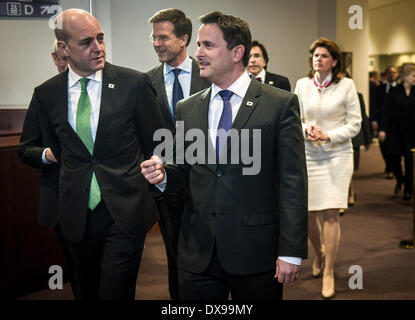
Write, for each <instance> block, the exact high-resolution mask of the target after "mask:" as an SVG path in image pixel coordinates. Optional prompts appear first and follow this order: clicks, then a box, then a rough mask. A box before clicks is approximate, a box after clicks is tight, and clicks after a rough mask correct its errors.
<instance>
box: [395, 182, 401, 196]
mask: <svg viewBox="0 0 415 320" xmlns="http://www.w3.org/2000/svg"><path fill="white" fill-rule="evenodd" d="M401 191H402V183H399V182H398V183H397V184H396V186H395V190H394V193H395V194H398V193H400V192H401Z"/></svg>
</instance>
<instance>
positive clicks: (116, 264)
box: [18, 9, 163, 299]
mask: <svg viewBox="0 0 415 320" xmlns="http://www.w3.org/2000/svg"><path fill="white" fill-rule="evenodd" d="M55 25H56V26H57V28H56V29H55V35H56V38H57V40H58V47H59V51H61V52H62V54H64V55H65V56H67V57H68V61H69V69H68V71H66V72H63V73H61V74H59V75H57V76H55V77H53V78H51V79H49V80H48V81H46V82H45V83H43V84H42V85H40V86H38V87H37V88H35V91H34V94H33V98H32V101H31V103H30V106H29V109H28V111H27V115H26V119H25V123H24V126H23V132H22V137H21V143H20V146H19V150H18V152H19V156H20V157H21V159H22V160H23V161H24V162H25V163H27V164H29V165H31V166H33V167H36V168H44V169H45V170H50V171H53V170H59V180H58V181H57V184H58V186H56V190H58V209H57V211H58V212H56V211H51V210H47V211H45V212H40V221H41V222H42V221H43V224H44V225H46V226H49V227H53V226H55V225H58V226H59V229H60V230H61V232H62V235H63V237H64V238H65V239H66V240H67V243H68V248H69V252H70V257H71V260H72V264H73V266H74V268H75V273H76V274H77V275H78V276H79V279H78V280H79V284H80V295H79V298H80V299H97V298H99V299H134V297H135V287H136V280H137V273H138V268H139V264H140V260H141V254H142V250H143V246H144V240H145V235H146V233H147V232H148V231H149V230H150V229H151V227H152V226H153V224H154V223H155V221H156V214H155V204H154V201H153V199H152V198H151V195H150V193H149V191H148V188H147V183H146V181H145V180H144V178H143V177H142V175H141V174H140V170H139V167H138V165H139V163H140V162H141V161H142V160H143V159H144V157H149V156H151V155H152V153H153V149H154V147H155V145H154V143H153V139H152V138H153V133H154V132H155V131H156V130H157V129H159V128H161V127H162V126H163V122H162V117H161V113H160V110H159V108H158V105H157V102H156V95H155V91H154V89H153V87H152V86H151V82H150V79H149V78H148V77H147V76H146V75H145V74H142V73H139V72H137V71H133V70H130V69H126V68H122V67H118V66H114V65H111V64H109V63H107V62H106V61H105V42H104V33H103V31H102V28H101V26H100V24H99V23H98V21H97V20H96V19H95V18H94V17H93V16H92V15H90V14H89V13H88V12H86V11H83V10H79V9H69V10H65V11H64V12H63V13H61V14H60V15H59V16H58V18H57V20H56V21H55ZM37 117H38V119H36V118H37ZM33 119H35V121H40V127H41V129H40V130H39V126H38V125H35V126H33V123H34V122H35V121H34V120H33ZM45 146H49V147H47V148H45ZM59 165H60V167H59ZM50 188H51V189H50V191H51V192H55V191H54V190H55V186H50Z"/></svg>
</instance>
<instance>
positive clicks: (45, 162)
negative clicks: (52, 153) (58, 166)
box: [42, 148, 52, 164]
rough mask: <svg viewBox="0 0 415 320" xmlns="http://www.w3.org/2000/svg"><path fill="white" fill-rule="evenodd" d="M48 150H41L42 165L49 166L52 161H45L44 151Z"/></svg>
mask: <svg viewBox="0 0 415 320" xmlns="http://www.w3.org/2000/svg"><path fill="white" fill-rule="evenodd" d="M47 149H48V148H45V149H44V150H43V152H42V163H43V164H49V163H52V161H48V160H47V159H46V150H47Z"/></svg>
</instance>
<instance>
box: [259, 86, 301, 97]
mask: <svg viewBox="0 0 415 320" xmlns="http://www.w3.org/2000/svg"><path fill="white" fill-rule="evenodd" d="M261 90H262V93H263V94H266V95H271V96H273V97H276V98H279V99H289V98H292V96H294V94H293V93H291V92H289V91H287V90H284V89H281V88H278V87H274V86H270V85H265V84H262V85H261Z"/></svg>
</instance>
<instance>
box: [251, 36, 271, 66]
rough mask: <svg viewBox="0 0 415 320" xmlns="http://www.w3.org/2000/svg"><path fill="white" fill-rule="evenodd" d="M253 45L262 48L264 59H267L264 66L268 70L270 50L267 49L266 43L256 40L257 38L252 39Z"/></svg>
mask: <svg viewBox="0 0 415 320" xmlns="http://www.w3.org/2000/svg"><path fill="white" fill-rule="evenodd" d="M253 47H258V48H259V49H261V52H262V56H263V57H264V60H265V67H264V69H265V70H267V65H268V61H269V59H268V52H267V50H266V49H265V47H264V45H263V44H262V43H260V42H258V41H256V40H254V41H252V48H253Z"/></svg>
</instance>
